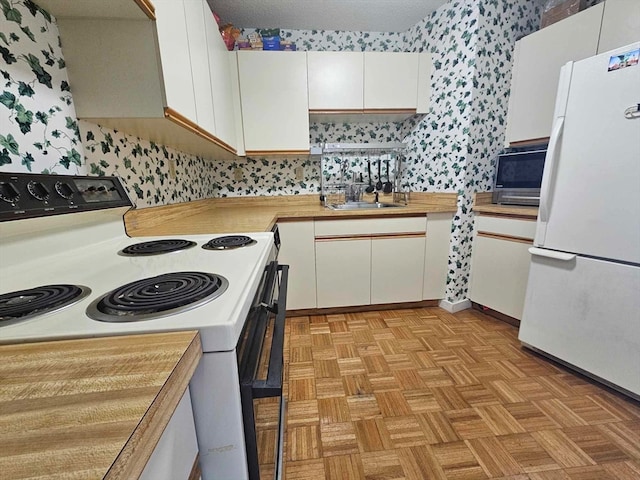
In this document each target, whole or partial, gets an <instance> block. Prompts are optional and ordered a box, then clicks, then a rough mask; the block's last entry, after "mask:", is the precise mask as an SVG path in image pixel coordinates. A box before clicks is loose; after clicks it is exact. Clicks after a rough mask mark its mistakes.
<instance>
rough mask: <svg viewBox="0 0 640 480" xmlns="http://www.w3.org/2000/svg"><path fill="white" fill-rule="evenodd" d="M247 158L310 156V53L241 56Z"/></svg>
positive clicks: (239, 57)
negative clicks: (289, 153)
mask: <svg viewBox="0 0 640 480" xmlns="http://www.w3.org/2000/svg"><path fill="white" fill-rule="evenodd" d="M238 71H239V75H240V99H241V103H242V122H243V130H244V143H245V149H246V152H247V155H250V154H252V153H253V154H259V153H261V152H270V153H277V152H283V153H287V152H291V153H294V152H301V153H302V152H308V151H309V106H308V98H307V97H308V96H307V56H306V52H270V51H261V52H250V51H248V52H238Z"/></svg>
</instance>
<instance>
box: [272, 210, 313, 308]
mask: <svg viewBox="0 0 640 480" xmlns="http://www.w3.org/2000/svg"><path fill="white" fill-rule="evenodd" d="M278 230H279V232H280V241H281V244H282V245H281V247H280V253H279V254H278V261H279V262H280V263H282V264H285V265H289V267H290V269H289V287H288V290H287V310H298V309H303V308H316V253H315V249H314V238H313V232H314V229H313V221H309V222H283V223H278Z"/></svg>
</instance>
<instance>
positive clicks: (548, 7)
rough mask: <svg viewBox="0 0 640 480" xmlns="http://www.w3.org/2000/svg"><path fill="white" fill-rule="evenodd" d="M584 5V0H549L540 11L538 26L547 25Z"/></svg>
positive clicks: (579, 9) (575, 11)
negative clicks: (540, 16)
mask: <svg viewBox="0 0 640 480" xmlns="http://www.w3.org/2000/svg"><path fill="white" fill-rule="evenodd" d="M584 7H585V0H549V1H547V2H546V3H545V5H544V7H543V11H542V20H541V22H540V28H544V27H548V26H549V25H552V24H554V23H556V22H559V21H560V20H563V19H565V18H567V17H570V16H571V15H573V14H575V13H578V12H579V11H581V10H583V9H584Z"/></svg>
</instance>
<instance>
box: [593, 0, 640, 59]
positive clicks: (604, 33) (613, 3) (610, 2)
mask: <svg viewBox="0 0 640 480" xmlns="http://www.w3.org/2000/svg"><path fill="white" fill-rule="evenodd" d="M638 40H640V1H638V0H607V1H606V2H605V4H604V16H603V17H602V29H601V30H600V43H598V53H601V52H606V51H608V50H613V49H614V48H618V47H623V46H625V45H628V44H630V43H633V42H637V41H638Z"/></svg>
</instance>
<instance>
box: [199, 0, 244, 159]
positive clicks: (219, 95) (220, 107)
mask: <svg viewBox="0 0 640 480" xmlns="http://www.w3.org/2000/svg"><path fill="white" fill-rule="evenodd" d="M187 1H188V0H187ZM202 8H203V11H204V15H203V17H204V27H205V35H206V42H207V47H208V53H209V75H210V77H211V94H212V97H213V106H214V108H213V114H214V116H215V125H216V132H215V133H216V137H218V138H219V139H220V140H222V141H223V142H225V143H227V144H229V145H231V146H232V147H233V148H235V149H237V148H238V141H237V138H236V121H237V120H236V111H235V107H234V100H239V93H237V92H236V93H234V92H233V80H234V78H235V81H236V82H237V81H238V69H237V67H236V65H235V63H234V64H233V65H232V64H231V62H230V57H234V60H235V53H233V52H229V51H228V50H227V47H226V46H225V44H224V42H223V41H222V36H221V35H220V33H219V32H218V24H217V23H216V21H215V18H213V13H211V9H210V8H209V5H207V2H206V1H203V2H202Z"/></svg>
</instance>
